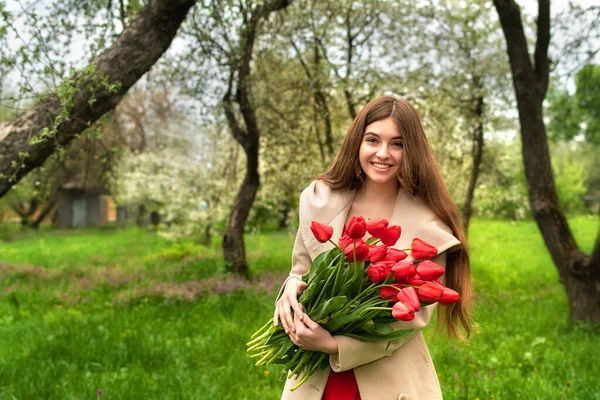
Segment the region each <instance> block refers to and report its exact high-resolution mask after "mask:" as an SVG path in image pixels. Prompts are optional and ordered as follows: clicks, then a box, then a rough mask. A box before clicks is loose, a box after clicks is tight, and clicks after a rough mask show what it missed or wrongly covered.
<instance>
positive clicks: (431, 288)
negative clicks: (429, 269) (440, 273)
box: [419, 281, 444, 303]
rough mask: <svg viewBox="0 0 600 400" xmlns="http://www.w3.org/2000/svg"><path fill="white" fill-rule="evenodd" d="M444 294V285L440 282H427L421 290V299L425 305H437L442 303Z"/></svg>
mask: <svg viewBox="0 0 600 400" xmlns="http://www.w3.org/2000/svg"><path fill="white" fill-rule="evenodd" d="M443 293H444V285H442V284H441V283H439V282H436V281H432V282H425V283H424V284H423V285H421V287H420V288H419V298H420V299H421V301H422V302H423V303H435V302H436V301H440V299H441V298H442V294H443Z"/></svg>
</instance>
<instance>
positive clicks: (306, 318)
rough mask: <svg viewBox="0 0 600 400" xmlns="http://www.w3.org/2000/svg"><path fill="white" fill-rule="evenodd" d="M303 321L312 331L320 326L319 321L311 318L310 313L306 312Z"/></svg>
mask: <svg viewBox="0 0 600 400" xmlns="http://www.w3.org/2000/svg"><path fill="white" fill-rule="evenodd" d="M302 321H304V323H305V324H306V326H307V327H308V329H310V330H311V331H314V330H315V329H316V328H318V327H319V326H320V325H319V324H318V323H316V322H315V321H313V320H312V319H310V317H309V316H308V314H304V318H303V319H302Z"/></svg>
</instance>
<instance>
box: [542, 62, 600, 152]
mask: <svg viewBox="0 0 600 400" xmlns="http://www.w3.org/2000/svg"><path fill="white" fill-rule="evenodd" d="M546 113H547V115H548V117H549V121H548V124H547V129H548V136H549V137H550V138H551V139H553V140H555V141H556V140H565V141H573V140H576V139H579V140H584V141H585V142H587V143H590V144H592V145H594V146H598V145H600V65H595V64H588V65H585V66H584V67H583V68H581V69H580V70H579V71H578V72H577V74H576V75H575V93H573V94H571V93H569V92H568V91H567V90H566V89H562V88H560V87H559V86H557V85H556V84H553V85H551V86H550V88H549V91H548V96H547V107H546Z"/></svg>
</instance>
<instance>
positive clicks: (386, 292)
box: [379, 283, 402, 303]
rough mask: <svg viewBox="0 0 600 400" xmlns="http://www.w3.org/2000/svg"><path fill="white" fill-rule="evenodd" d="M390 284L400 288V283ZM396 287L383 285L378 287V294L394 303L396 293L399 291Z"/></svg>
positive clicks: (396, 299)
mask: <svg viewBox="0 0 600 400" xmlns="http://www.w3.org/2000/svg"><path fill="white" fill-rule="evenodd" d="M392 286H396V287H397V288H398V289H401V288H402V285H400V284H399V283H393V284H392ZM398 289H394V288H391V287H388V286H383V287H381V288H380V289H379V296H381V298H382V299H383V300H390V301H393V302H394V303H395V302H396V301H398V293H400V291H399V290H398Z"/></svg>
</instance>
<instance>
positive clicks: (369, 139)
mask: <svg viewBox="0 0 600 400" xmlns="http://www.w3.org/2000/svg"><path fill="white" fill-rule="evenodd" d="M365 142H368V143H376V142H377V140H376V139H375V138H374V137H368V138H366V139H365Z"/></svg>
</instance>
